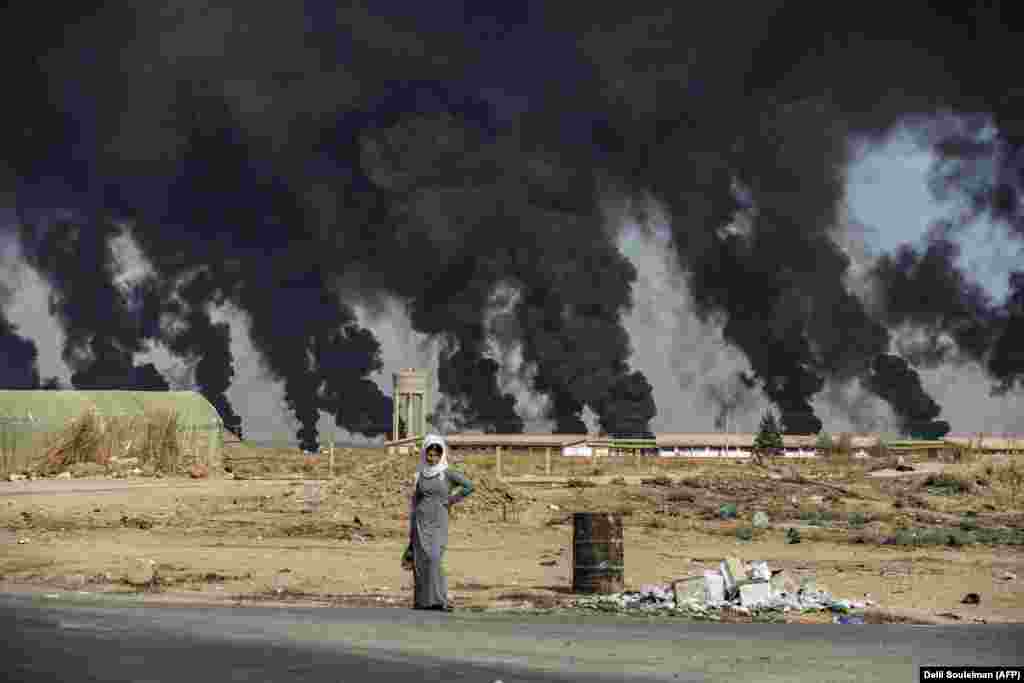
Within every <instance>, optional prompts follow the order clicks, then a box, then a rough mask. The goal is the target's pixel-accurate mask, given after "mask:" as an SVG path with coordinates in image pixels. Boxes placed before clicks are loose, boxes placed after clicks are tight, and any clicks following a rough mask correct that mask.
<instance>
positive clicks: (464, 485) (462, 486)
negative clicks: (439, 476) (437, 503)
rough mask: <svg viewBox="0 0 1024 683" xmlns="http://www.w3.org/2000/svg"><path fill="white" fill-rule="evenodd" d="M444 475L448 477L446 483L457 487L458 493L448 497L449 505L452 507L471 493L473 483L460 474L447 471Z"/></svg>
mask: <svg viewBox="0 0 1024 683" xmlns="http://www.w3.org/2000/svg"><path fill="white" fill-rule="evenodd" d="M446 474H447V475H448V481H449V482H451V483H452V484H455V485H456V486H458V487H459V490H458V491H456V492H455V493H454V494H451V495H449V496H448V504H449V505H454V504H455V503H458V502H459V501H461V500H462V499H463V498H465V497H466V496H468V495H469V494H471V493H473V482H471V481H470V480H469V478H468V477H467V476H466V475H464V474H463V473H462V472H457V471H455V470H448V471H447V472H446Z"/></svg>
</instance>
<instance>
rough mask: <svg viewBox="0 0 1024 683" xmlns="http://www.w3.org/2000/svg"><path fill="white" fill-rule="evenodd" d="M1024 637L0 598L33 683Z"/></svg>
mask: <svg viewBox="0 0 1024 683" xmlns="http://www.w3.org/2000/svg"><path fill="white" fill-rule="evenodd" d="M1022 663H1024V626H1016V625H971V626H946V627H922V626H899V625H888V626H877V625H876V626H870V625H869V626H837V625H828V626H795V625H788V626H787V625H777V624H741V625H730V624H706V623H700V624H693V623H682V622H678V621H675V622H664V621H662V622H657V621H654V620H648V619H638V618H635V617H609V616H599V615H593V616H590V615H579V616H577V615H572V616H564V615H563V616H554V615H544V616H536V615H534V616H522V615H515V616H513V615H508V614H505V615H496V614H478V613H455V614H434V613H420V612H413V611H411V610H405V609H324V608H286V609H282V608H258V607H245V608H232V607H165V606H159V607H156V606H146V607H142V606H141V605H137V604H132V602H131V601H130V600H128V599H125V598H112V597H99V596H95V595H91V596H81V595H80V596H75V594H62V595H61V597H60V598H57V599H53V598H44V597H41V596H28V595H0V667H2V668H0V670H6V671H8V672H9V675H8V676H7V677H6V679H7V680H12V681H24V682H25V683H32V682H36V681H69V682H70V681H174V682H175V683H177V682H180V681H186V682H188V683H198V682H199V681H206V680H210V681H214V680H216V681H234V680H245V681H343V682H345V683H353V682H359V681H381V682H382V683H388V682H390V681H396V682H397V681H399V680H401V681H466V682H470V681H472V682H479V683H493V681H496V680H501V681H503V682H504V683H527V682H533V681H565V682H567V683H568V682H579V683H583V682H584V681H587V682H594V683H600V682H601V681H613V680H614V681H655V680H657V681H666V680H667V681H739V680H742V681H766V682H775V681H778V682H782V681H786V682H791V681H792V682H799V681H808V682H809V681H814V682H815V683H821V682H822V681H885V682H886V683H889V682H894V681H916V680H918V667H919V666H921V665H938V666H955V665H1000V664H1003V665H1018V666H1019V665H1021V664H1022Z"/></svg>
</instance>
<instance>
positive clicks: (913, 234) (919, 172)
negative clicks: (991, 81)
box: [847, 131, 1024, 302]
mask: <svg viewBox="0 0 1024 683" xmlns="http://www.w3.org/2000/svg"><path fill="white" fill-rule="evenodd" d="M933 161H934V156H933V155H932V154H931V152H930V151H929V150H927V149H922V148H921V147H919V146H917V144H915V142H913V140H911V138H910V135H909V134H908V133H907V132H906V131H903V132H900V133H897V134H895V135H894V136H893V137H891V138H890V139H889V141H888V142H887V143H886V144H884V145H882V146H880V147H876V148H873V149H871V150H870V151H866V152H865V153H864V155H863V156H862V157H861V158H859V159H858V160H857V161H856V162H854V163H853V164H852V165H851V167H850V169H849V176H848V182H847V201H848V203H849V207H850V211H851V213H852V214H853V216H854V217H855V218H856V219H857V220H859V221H860V222H861V223H864V224H865V226H867V227H868V228H870V230H869V231H868V232H867V234H866V235H865V237H866V238H867V240H868V242H869V244H870V246H871V247H872V248H873V250H874V251H876V252H881V251H892V250H893V249H895V248H896V247H898V246H899V245H900V244H903V243H907V242H910V243H914V244H920V243H921V237H922V235H923V234H924V233H925V232H926V231H927V230H928V227H929V226H930V225H931V223H932V222H933V221H935V220H937V219H940V218H943V217H947V216H951V215H953V214H954V213H955V210H956V206H955V205H954V204H952V203H940V202H937V201H936V200H935V199H934V198H933V197H932V195H931V192H930V191H929V189H928V185H927V182H928V170H929V168H930V167H931V164H932V162H933ZM960 246H961V249H962V251H961V255H960V265H961V267H965V268H967V269H968V270H969V271H970V272H971V274H972V275H973V276H974V277H975V278H976V279H977V280H978V281H979V282H980V283H981V284H982V285H984V286H985V288H986V289H988V291H989V292H990V293H991V294H992V295H993V297H995V299H996V300H997V301H1000V302H1001V301H1002V300H1003V299H1004V298H1005V296H1006V291H1007V275H1008V274H1009V272H1010V270H1012V269H1014V268H1018V269H1019V268H1021V267H1022V264H1024V252H1022V248H1021V246H1020V245H1019V243H1013V242H1009V241H1008V240H1007V238H1006V233H1005V231H1004V230H1003V228H1002V227H1001V226H998V225H994V224H992V223H990V222H988V221H978V222H977V223H976V224H974V225H972V226H971V227H970V228H969V229H968V230H967V231H966V232H964V233H963V235H962V237H961V238H960Z"/></svg>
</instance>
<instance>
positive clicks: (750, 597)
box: [740, 581, 772, 607]
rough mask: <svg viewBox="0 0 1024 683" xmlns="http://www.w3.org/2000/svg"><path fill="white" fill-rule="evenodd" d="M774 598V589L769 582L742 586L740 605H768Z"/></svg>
mask: <svg viewBox="0 0 1024 683" xmlns="http://www.w3.org/2000/svg"><path fill="white" fill-rule="evenodd" d="M771 596H772V587H771V584H769V583H768V582H767V581H757V582H752V583H745V584H743V585H742V586H740V604H741V605H743V606H744V607H759V606H761V605H766V604H767V603H768V600H769V599H770V598H771Z"/></svg>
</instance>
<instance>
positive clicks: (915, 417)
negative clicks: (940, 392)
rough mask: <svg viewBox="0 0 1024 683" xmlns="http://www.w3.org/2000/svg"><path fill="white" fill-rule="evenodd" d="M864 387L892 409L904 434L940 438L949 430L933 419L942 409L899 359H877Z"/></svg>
mask: <svg viewBox="0 0 1024 683" xmlns="http://www.w3.org/2000/svg"><path fill="white" fill-rule="evenodd" d="M865 384H866V386H867V388H868V389H870V390H871V391H873V392H874V393H875V394H877V395H878V396H880V397H881V398H883V399H885V400H886V401H888V402H889V405H891V406H894V410H895V412H896V415H897V417H899V419H900V428H901V431H902V432H903V433H904V434H908V435H911V436H914V437H917V438H923V439H941V438H942V437H943V436H945V435H946V433H947V432H948V431H949V423H948V422H945V421H943V420H936V419H935V418H936V417H938V415H939V413H940V412H941V409H940V408H939V405H938V404H937V403H936V402H935V401H934V400H933V399H932V398H931V397H930V396H928V394H926V393H925V391H924V388H922V386H921V377H920V375H918V374H917V371H916V370H914V369H913V368H911V367H910V366H909V365H908V364H907V362H906V361H905V360H903V359H902V358H900V357H899V356H893V355H888V354H885V355H881V356H878V357H877V358H876V359H875V362H874V367H873V368H872V374H871V375H870V376H868V378H867V380H866V382H865ZM896 406H898V408H896Z"/></svg>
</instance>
